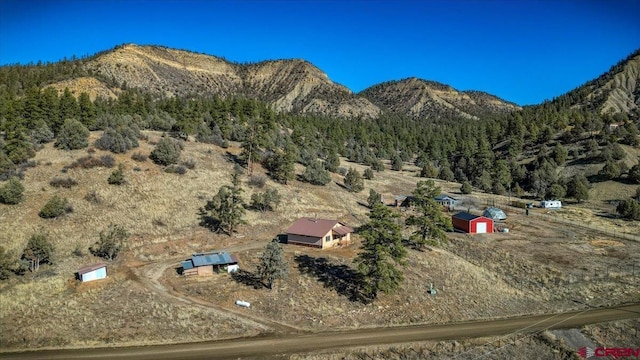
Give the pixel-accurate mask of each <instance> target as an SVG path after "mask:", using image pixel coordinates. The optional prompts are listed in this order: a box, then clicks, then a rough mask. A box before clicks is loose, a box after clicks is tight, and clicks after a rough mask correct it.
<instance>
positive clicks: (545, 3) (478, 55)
mask: <svg viewBox="0 0 640 360" xmlns="http://www.w3.org/2000/svg"><path fill="white" fill-rule="evenodd" d="M638 14H640V1H638V0H610V1H606V0H602V1H596V0H574V1H570V0H540V1H529V0H522V1H517V0H513V1H508V0H486V1H479V0H450V1H445V0H433V1H431V0H423V1H383V0H373V1H339V0H315V1H304V0H300V1H294V0H278V1H276V0H264V1H249V0H238V1H222V0H219V1H216V0H210V1H197V0H185V1H177V0H172V1H170V0H158V1H145V0H130V1H124V0H104V1H95V0H84V1H75V0H56V1H45V0H40V1H29V0H17V1H16V0H0V64H13V63H23V64H25V63H30V62H33V63H35V62H37V61H39V60H41V61H44V62H47V61H57V60H60V59H62V58H64V57H67V58H70V57H71V56H72V55H76V56H84V55H90V54H93V53H95V52H98V51H101V50H106V49H110V48H113V47H114V46H115V45H118V44H124V43H136V44H156V45H164V46H168V47H173V48H179V49H187V50H192V51H196V52H201V53H206V54H210V55H216V56H220V57H224V58H226V59H228V60H230V61H236V62H256V61H261V60H268V59H283V58H299V59H305V60H308V61H310V62H311V63H313V64H314V65H316V66H318V67H319V68H320V69H321V70H323V71H324V72H326V73H327V75H328V76H329V78H330V79H331V80H333V81H336V82H338V83H341V84H343V85H345V86H347V87H348V88H350V89H351V90H353V91H355V92H359V91H361V90H363V89H365V88H367V87H369V86H371V85H374V84H377V83H380V82H383V81H387V80H399V79H403V78H406V77H411V76H415V77H419V78H423V79H427V80H434V81H439V82H442V83H445V84H449V85H451V86H453V87H455V88H456V89H459V90H482V91H486V92H489V93H491V94H494V95H497V96H500V97H502V98H504V99H506V100H509V101H513V102H515V103H518V104H520V105H527V104H536V103H540V102H542V101H543V100H545V99H552V98H553V97H555V96H558V95H561V94H563V93H565V92H567V91H569V90H571V89H573V88H575V87H577V86H579V85H581V84H583V83H584V82H586V81H588V80H591V79H593V78H595V77H597V76H598V75H600V74H602V73H604V72H606V71H607V70H608V69H609V68H610V67H611V66H612V65H614V64H615V63H616V62H618V61H619V60H621V59H623V58H624V57H626V56H627V55H629V54H630V53H631V52H633V51H634V50H635V49H637V48H640V21H638V18H639V16H638Z"/></svg>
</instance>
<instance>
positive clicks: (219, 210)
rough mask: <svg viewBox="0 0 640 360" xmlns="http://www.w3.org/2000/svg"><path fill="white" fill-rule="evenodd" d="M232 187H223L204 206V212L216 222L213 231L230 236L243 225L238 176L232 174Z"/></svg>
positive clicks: (243, 211) (240, 189)
mask: <svg viewBox="0 0 640 360" xmlns="http://www.w3.org/2000/svg"><path fill="white" fill-rule="evenodd" d="M231 183H232V185H231V186H229V185H223V186H221V187H220V188H219V189H218V193H217V194H216V195H215V196H214V197H213V198H212V199H211V200H210V201H209V202H207V205H205V207H204V210H205V211H208V212H209V213H210V214H211V217H212V218H213V219H214V221H215V222H216V224H215V226H214V227H215V230H216V231H222V232H225V233H226V234H227V235H229V236H231V235H232V234H233V233H234V232H235V231H236V229H237V228H238V226H239V225H241V224H244V223H245V221H244V219H243V216H244V213H245V210H244V205H245V204H244V200H242V196H241V195H242V192H243V190H242V188H241V187H240V175H239V174H238V173H234V174H233V175H232V178H231Z"/></svg>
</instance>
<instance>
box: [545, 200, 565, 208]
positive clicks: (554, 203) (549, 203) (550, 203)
mask: <svg viewBox="0 0 640 360" xmlns="http://www.w3.org/2000/svg"><path fill="white" fill-rule="evenodd" d="M540 207H541V208H543V209H560V208H562V201H560V200H542V201H540Z"/></svg>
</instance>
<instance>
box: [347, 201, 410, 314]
mask: <svg viewBox="0 0 640 360" xmlns="http://www.w3.org/2000/svg"><path fill="white" fill-rule="evenodd" d="M398 217H399V215H398V214H396V213H394V212H392V211H391V210H389V209H388V208H387V207H386V206H384V205H383V204H380V203H378V204H376V205H374V207H373V209H371V212H370V213H369V222H368V223H367V224H365V225H364V226H363V230H362V232H361V236H362V238H363V241H362V247H361V252H360V253H359V254H358V256H357V257H356V259H355V263H356V264H357V267H358V272H359V273H360V275H361V276H362V284H361V285H362V288H361V291H362V295H363V298H364V300H365V301H367V302H369V301H373V300H375V299H376V298H377V296H378V293H379V292H384V293H392V292H394V291H396V290H397V289H398V288H399V287H400V284H401V283H402V280H403V275H402V272H401V271H400V270H399V269H398V268H397V266H398V265H403V264H404V258H405V257H406V255H407V250H406V249H405V248H404V246H403V245H402V234H401V232H400V230H401V229H400V225H398V223H397V218H398Z"/></svg>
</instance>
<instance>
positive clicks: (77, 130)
mask: <svg viewBox="0 0 640 360" xmlns="http://www.w3.org/2000/svg"><path fill="white" fill-rule="evenodd" d="M88 145H89V129H87V128H86V127H85V126H84V125H83V124H82V123H81V122H80V121H78V120H76V119H67V120H65V121H64V124H62V127H61V128H60V131H59V132H58V140H57V141H56V143H55V147H57V148H60V149H64V150H76V149H82V148H85V147H87V146H88Z"/></svg>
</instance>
